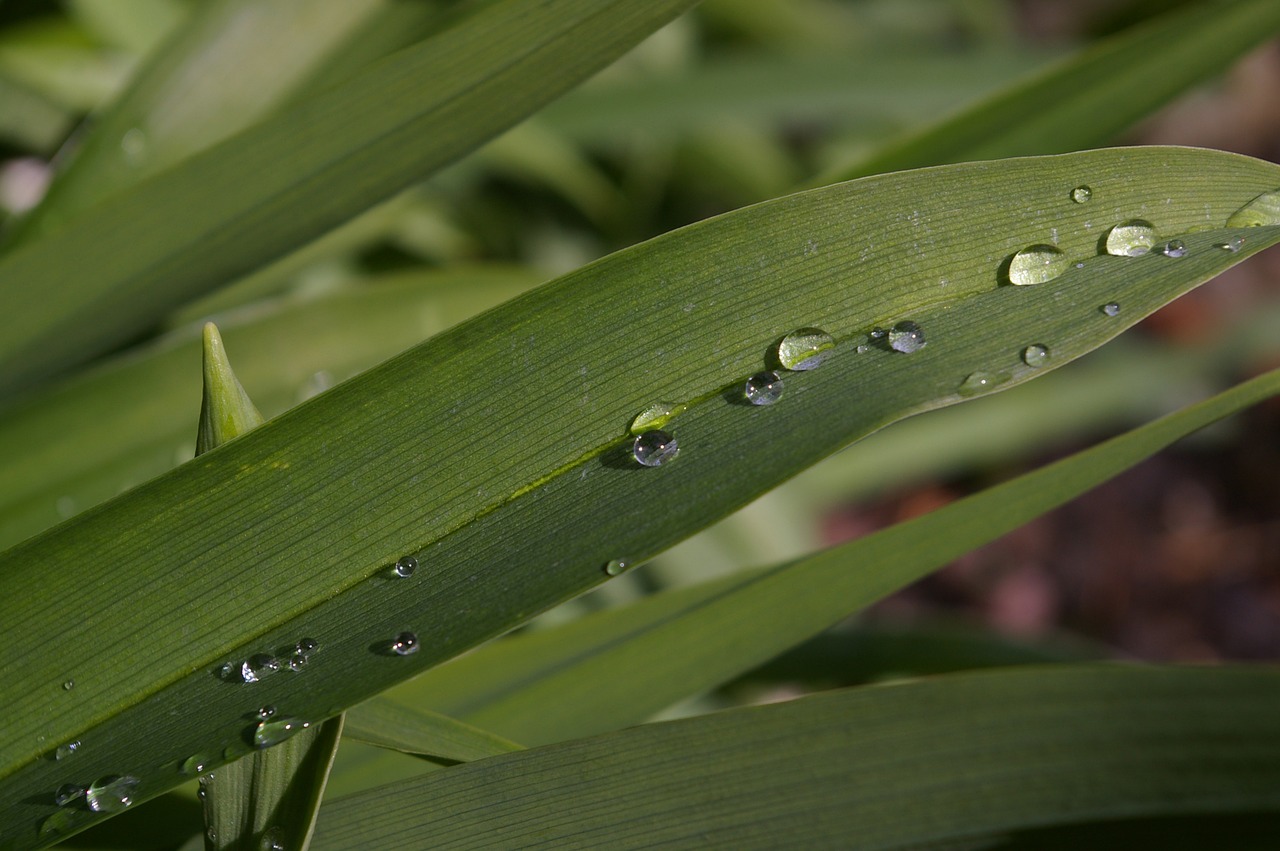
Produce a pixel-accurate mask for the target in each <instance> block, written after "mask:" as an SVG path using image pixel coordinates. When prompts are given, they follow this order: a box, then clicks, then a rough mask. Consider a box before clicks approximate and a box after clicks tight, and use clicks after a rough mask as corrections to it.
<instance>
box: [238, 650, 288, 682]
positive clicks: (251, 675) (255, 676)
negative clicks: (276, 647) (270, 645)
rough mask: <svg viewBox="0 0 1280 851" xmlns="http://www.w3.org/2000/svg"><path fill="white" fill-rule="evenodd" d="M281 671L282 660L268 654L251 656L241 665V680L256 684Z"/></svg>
mask: <svg viewBox="0 0 1280 851" xmlns="http://www.w3.org/2000/svg"><path fill="white" fill-rule="evenodd" d="M278 670H280V660H279V659H277V658H276V657H274V656H269V655H267V654H266V653H258V654H255V655H253V656H250V657H249V658H248V659H246V660H245V661H244V662H242V663H241V665H240V679H242V680H244V681H245V682H246V683H256V682H258V681H260V680H262V679H263V678H265V677H269V676H271V675H272V674H274V673H275V672H276V671H278Z"/></svg>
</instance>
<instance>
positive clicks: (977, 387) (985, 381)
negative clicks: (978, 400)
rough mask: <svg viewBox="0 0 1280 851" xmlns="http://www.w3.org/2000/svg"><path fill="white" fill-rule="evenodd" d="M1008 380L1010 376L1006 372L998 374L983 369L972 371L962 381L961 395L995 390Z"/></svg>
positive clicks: (972, 394)
mask: <svg viewBox="0 0 1280 851" xmlns="http://www.w3.org/2000/svg"><path fill="white" fill-rule="evenodd" d="M1008 380H1009V376H1008V375H1004V374H1001V375H996V374H995V373H991V372H982V371H978V372H971V373H969V375H968V376H966V377H965V380H964V381H962V382H960V391H959V392H960V395H961V396H976V395H978V394H979V393H985V392H987V391H988V390H993V389H995V388H996V387H999V386H1000V385H1001V384H1004V383H1005V382H1006V381H1008Z"/></svg>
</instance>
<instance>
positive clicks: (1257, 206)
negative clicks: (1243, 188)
mask: <svg viewBox="0 0 1280 851" xmlns="http://www.w3.org/2000/svg"><path fill="white" fill-rule="evenodd" d="M1263 225H1280V189H1272V190H1271V191H1270V192H1263V193H1262V194H1261V195H1259V196H1258V197H1257V198H1254V199H1253V200H1252V201H1250V202H1249V203H1248V204H1245V205H1244V206H1243V207H1241V208H1240V209H1239V210H1236V211H1235V212H1234V213H1232V214H1231V215H1230V216H1228V217H1227V227H1229V228H1257V227H1262V226H1263Z"/></svg>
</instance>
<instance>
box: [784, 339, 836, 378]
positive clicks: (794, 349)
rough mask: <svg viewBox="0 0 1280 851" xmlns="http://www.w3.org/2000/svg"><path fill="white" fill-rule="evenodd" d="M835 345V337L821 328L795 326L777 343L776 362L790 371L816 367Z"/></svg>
mask: <svg viewBox="0 0 1280 851" xmlns="http://www.w3.org/2000/svg"><path fill="white" fill-rule="evenodd" d="M835 347H836V341H835V339H834V338H833V337H832V336H831V335H830V334H828V333H827V332H826V331H823V330H822V329H821V328H797V329H796V330H795V331H792V332H791V333H790V334H788V335H787V336H785V337H783V338H782V341H781V342H779V343H778V363H780V364H782V368H783V369H789V370H792V371H803V370H806V369H816V368H817V367H819V366H822V363H823V361H825V360H826V359H827V358H829V357H830V356H831V354H832V352H833V351H834V350H835Z"/></svg>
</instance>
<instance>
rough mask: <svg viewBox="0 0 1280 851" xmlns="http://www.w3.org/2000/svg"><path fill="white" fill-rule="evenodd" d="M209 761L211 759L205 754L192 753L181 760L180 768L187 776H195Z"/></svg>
mask: <svg viewBox="0 0 1280 851" xmlns="http://www.w3.org/2000/svg"><path fill="white" fill-rule="evenodd" d="M211 762H213V760H212V759H211V758H210V757H208V756H207V755H205V754H202V753H198V754H193V755H191V756H189V757H187V758H186V759H184V760H183V761H182V765H181V767H180V770H181V771H182V773H183V774H185V775H187V776H188V777H195V776H196V775H197V774H202V773H203V772H204V770H205V769H206V768H208V767H209V763H211Z"/></svg>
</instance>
